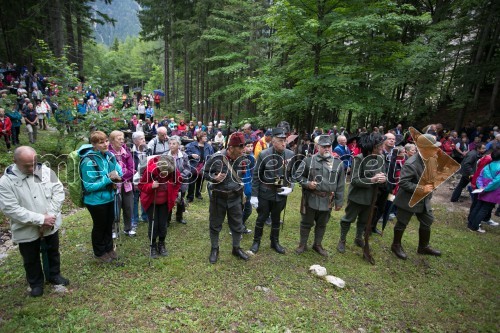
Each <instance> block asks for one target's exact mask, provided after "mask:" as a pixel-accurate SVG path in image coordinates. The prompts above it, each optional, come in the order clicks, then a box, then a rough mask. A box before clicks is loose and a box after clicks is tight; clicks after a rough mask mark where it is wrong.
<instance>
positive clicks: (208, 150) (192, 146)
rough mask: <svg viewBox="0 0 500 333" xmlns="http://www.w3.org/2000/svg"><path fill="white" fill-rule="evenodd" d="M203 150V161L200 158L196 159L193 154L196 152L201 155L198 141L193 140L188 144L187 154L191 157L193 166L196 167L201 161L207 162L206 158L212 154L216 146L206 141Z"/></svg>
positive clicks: (190, 160) (190, 162) (190, 161)
mask: <svg viewBox="0 0 500 333" xmlns="http://www.w3.org/2000/svg"><path fill="white" fill-rule="evenodd" d="M203 151H204V154H203V157H204V160H203V161H200V159H194V158H193V157H192V156H191V155H193V154H196V155H198V156H201V154H200V148H199V147H198V141H193V142H191V143H188V144H187V146H186V154H187V156H188V158H189V164H191V166H192V167H195V168H196V166H197V165H198V164H199V163H204V162H206V160H207V159H208V158H209V157H210V156H212V154H213V153H214V148H213V147H212V146H211V145H209V144H208V143H205V146H204V149H203Z"/></svg>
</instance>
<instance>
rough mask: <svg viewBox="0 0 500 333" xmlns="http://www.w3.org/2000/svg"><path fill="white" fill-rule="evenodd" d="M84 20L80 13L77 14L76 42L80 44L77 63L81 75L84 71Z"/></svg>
mask: <svg viewBox="0 0 500 333" xmlns="http://www.w3.org/2000/svg"><path fill="white" fill-rule="evenodd" d="M82 25H83V23H82V20H81V18H80V15H76V38H77V40H76V42H77V44H78V49H77V56H76V64H77V65H78V72H79V73H80V75H82V73H83V31H82Z"/></svg>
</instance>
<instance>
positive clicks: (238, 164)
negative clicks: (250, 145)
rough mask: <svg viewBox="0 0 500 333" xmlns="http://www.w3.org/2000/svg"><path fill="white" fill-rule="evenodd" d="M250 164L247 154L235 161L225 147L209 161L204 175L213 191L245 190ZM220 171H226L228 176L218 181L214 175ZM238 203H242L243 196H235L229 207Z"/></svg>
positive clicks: (229, 201) (230, 200)
mask: <svg viewBox="0 0 500 333" xmlns="http://www.w3.org/2000/svg"><path fill="white" fill-rule="evenodd" d="M223 159H225V160H226V162H227V163H228V164H229V165H230V166H231V167H232V168H233V170H234V172H235V173H236V174H237V176H235V175H234V174H233V173H232V171H231V170H230V169H229V168H228V167H227V165H226V163H225V162H223ZM249 165H250V161H249V159H248V157H247V156H246V155H242V156H240V157H238V158H237V159H236V160H234V161H233V160H231V159H230V158H229V156H228V155H227V151H226V149H223V150H221V151H219V152H217V153H215V154H214V155H212V158H210V159H209V160H208V161H207V163H206V164H205V167H204V169H203V170H204V176H205V179H206V180H208V181H209V182H210V188H211V190H212V191H213V192H215V191H220V192H225V193H230V192H240V191H243V177H244V176H245V173H246V169H247V167H248V166H249ZM220 172H222V173H225V174H226V177H225V178H224V179H223V180H222V181H221V182H218V183H217V182H215V180H214V177H215V176H217V174H218V173H220ZM236 204H241V196H235V197H233V198H232V199H229V200H228V207H231V206H232V205H236Z"/></svg>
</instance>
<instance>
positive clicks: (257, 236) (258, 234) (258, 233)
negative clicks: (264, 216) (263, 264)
mask: <svg viewBox="0 0 500 333" xmlns="http://www.w3.org/2000/svg"><path fill="white" fill-rule="evenodd" d="M263 231H264V222H262V223H259V221H257V222H256V223H255V233H254V235H253V244H252V247H251V248H250V251H252V252H253V253H257V252H258V251H259V247H260V240H261V238H262V233H263Z"/></svg>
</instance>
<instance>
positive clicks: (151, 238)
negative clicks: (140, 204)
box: [148, 189, 156, 267]
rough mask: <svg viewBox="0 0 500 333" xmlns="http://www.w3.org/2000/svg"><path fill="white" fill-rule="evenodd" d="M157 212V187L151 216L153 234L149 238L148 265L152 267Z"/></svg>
mask: <svg viewBox="0 0 500 333" xmlns="http://www.w3.org/2000/svg"><path fill="white" fill-rule="evenodd" d="M155 213H156V189H155V195H154V201H153V216H152V218H151V236H150V240H149V260H148V265H149V267H151V250H152V248H153V232H154V227H155Z"/></svg>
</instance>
